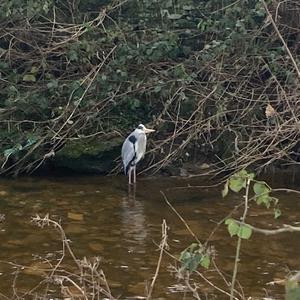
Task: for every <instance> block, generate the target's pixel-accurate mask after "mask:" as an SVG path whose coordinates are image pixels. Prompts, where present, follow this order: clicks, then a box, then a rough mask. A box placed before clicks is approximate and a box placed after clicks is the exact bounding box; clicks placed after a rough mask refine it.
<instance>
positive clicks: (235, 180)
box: [229, 176, 246, 193]
mask: <svg viewBox="0 0 300 300" xmlns="http://www.w3.org/2000/svg"><path fill="white" fill-rule="evenodd" d="M245 182H246V180H245V179H244V178H241V177H235V176H234V177H232V178H230V179H229V188H230V189H231V190H232V191H233V192H236V193H238V192H239V191H240V190H241V189H242V188H243V187H244V185H245Z"/></svg>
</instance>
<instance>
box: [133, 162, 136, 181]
mask: <svg viewBox="0 0 300 300" xmlns="http://www.w3.org/2000/svg"><path fill="white" fill-rule="evenodd" d="M133 183H136V166H134V169H133Z"/></svg>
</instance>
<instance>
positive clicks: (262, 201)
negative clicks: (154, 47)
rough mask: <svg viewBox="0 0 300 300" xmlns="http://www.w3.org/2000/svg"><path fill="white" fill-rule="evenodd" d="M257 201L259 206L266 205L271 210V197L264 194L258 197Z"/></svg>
mask: <svg viewBox="0 0 300 300" xmlns="http://www.w3.org/2000/svg"><path fill="white" fill-rule="evenodd" d="M255 200H256V203H257V204H258V205H260V204H264V205H265V206H266V207H267V208H269V207H270V205H271V201H272V197H270V196H269V195H268V194H262V195H261V196H258V197H257V198H256V199H255Z"/></svg>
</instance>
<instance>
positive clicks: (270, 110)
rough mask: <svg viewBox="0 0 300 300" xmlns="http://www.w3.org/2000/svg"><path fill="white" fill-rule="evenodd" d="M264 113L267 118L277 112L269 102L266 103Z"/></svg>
mask: <svg viewBox="0 0 300 300" xmlns="http://www.w3.org/2000/svg"><path fill="white" fill-rule="evenodd" d="M265 114H266V117H267V118H271V117H274V116H275V115H276V114H277V112H276V110H275V109H274V108H273V106H272V105H271V104H268V105H267V107H266V110H265Z"/></svg>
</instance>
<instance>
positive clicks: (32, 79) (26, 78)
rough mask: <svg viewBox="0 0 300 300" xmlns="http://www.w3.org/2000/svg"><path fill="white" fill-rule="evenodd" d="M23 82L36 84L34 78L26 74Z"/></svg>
mask: <svg viewBox="0 0 300 300" xmlns="http://www.w3.org/2000/svg"><path fill="white" fill-rule="evenodd" d="M23 81H27V82H36V78H35V76H34V75H33V74H26V75H24V76H23Z"/></svg>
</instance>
